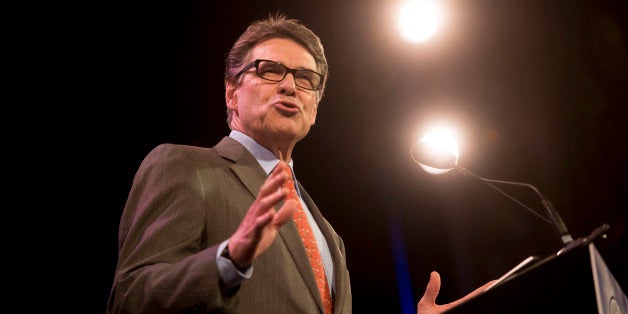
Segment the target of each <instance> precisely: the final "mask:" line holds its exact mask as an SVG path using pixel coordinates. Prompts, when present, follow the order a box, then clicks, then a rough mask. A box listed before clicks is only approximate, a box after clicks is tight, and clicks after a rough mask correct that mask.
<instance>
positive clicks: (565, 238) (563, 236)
mask: <svg viewBox="0 0 628 314" xmlns="http://www.w3.org/2000/svg"><path fill="white" fill-rule="evenodd" d="M454 168H455V169H456V170H458V171H459V172H460V173H462V174H463V175H467V176H470V177H473V178H475V179H477V180H480V181H482V182H484V183H486V184H487V185H488V186H490V187H491V188H493V189H495V190H497V191H498V192H500V193H501V194H503V195H505V196H506V197H508V198H510V199H511V200H513V201H514V202H515V203H517V204H519V205H521V206H522V207H524V208H525V209H527V210H529V211H530V212H532V213H533V214H535V215H537V216H538V217H539V218H541V219H543V220H545V221H546V222H548V223H550V224H551V225H552V227H553V228H554V231H555V232H556V234H557V235H558V238H559V239H560V241H561V243H562V245H563V247H565V246H567V245H569V244H570V243H571V242H572V241H573V238H572V237H571V235H570V234H569V232H568V231H567V227H566V226H565V223H564V222H563V219H562V218H561V217H560V215H559V214H558V212H557V211H556V209H554V206H553V205H552V203H550V201H549V200H547V199H546V198H545V197H544V196H543V194H542V193H541V192H540V191H539V190H538V189H537V188H536V187H535V186H533V185H532V184H528V183H523V182H514V181H503V180H494V179H487V178H482V177H480V176H478V175H477V174H475V173H473V172H471V171H469V170H468V169H466V168H464V167H461V166H459V165H455V166H454ZM493 183H500V184H508V185H517V186H523V187H527V188H529V189H531V190H532V191H534V192H535V193H536V194H537V195H538V196H539V197H540V198H541V203H542V204H543V207H544V208H545V210H546V211H547V214H548V217H549V220H548V219H547V218H545V217H543V216H541V215H540V214H539V213H537V212H536V211H534V210H532V209H531V208H530V207H528V206H526V205H525V204H523V203H521V202H520V201H519V200H517V199H516V198H514V197H513V196H511V195H510V194H508V193H506V192H504V191H503V190H502V189H500V188H498V187H497V186H495V185H494V184H493Z"/></svg>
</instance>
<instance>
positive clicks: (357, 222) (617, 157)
mask: <svg viewBox="0 0 628 314" xmlns="http://www.w3.org/2000/svg"><path fill="white" fill-rule="evenodd" d="M399 3H400V2H399V1H381V0H380V1H377V0H359V1H358V0H355V1H241V0H234V1H225V2H223V3H220V4H218V2H214V1H185V2H184V1H181V2H176V3H175V2H172V3H161V2H159V3H144V4H139V3H103V4H102V6H101V7H98V6H97V5H90V9H89V10H85V11H84V12H83V13H82V18H81V20H82V21H83V22H82V23H85V25H89V27H90V29H89V32H86V34H85V35H83V36H85V37H87V38H85V37H83V38H82V39H86V40H88V41H89V42H90V43H91V45H90V46H89V47H87V48H86V49H85V51H87V55H85V56H83V57H82V58H81V60H85V61H83V62H85V64H84V66H85V67H89V68H90V71H89V73H90V74H89V75H88V76H85V77H81V78H79V80H83V82H82V83H83V84H85V85H84V86H89V87H88V88H85V94H84V95H85V97H84V100H85V102H86V103H88V104H89V106H92V108H93V106H96V108H97V113H95V114H93V115H90V116H88V117H86V120H85V122H84V125H83V126H84V127H86V128H87V130H88V132H89V131H91V130H93V141H92V142H91V143H90V146H96V147H98V148H97V149H96V151H95V154H94V155H93V156H95V157H96V159H97V160H98V161H99V162H98V164H99V166H98V167H99V170H98V179H97V180H96V181H97V182H95V184H94V185H93V186H94V187H96V188H94V189H93V190H92V191H91V193H90V195H89V196H91V198H92V202H91V204H93V205H91V206H90V207H91V211H93V212H92V213H91V214H95V215H96V219H94V220H93V221H92V220H90V226H89V229H90V234H91V232H93V236H91V238H96V239H97V240H98V242H97V243H98V245H97V247H96V250H97V255H96V257H97V258H96V260H97V261H98V263H97V267H93V268H92V269H93V271H94V275H93V278H94V279H95V280H91V282H95V283H96V285H97V286H98V288H97V289H96V290H95V291H94V295H93V296H94V301H95V302H96V303H97V309H98V311H104V308H105V303H106V298H107V296H108V294H109V289H110V287H111V282H112V279H113V271H114V268H115V263H116V254H117V253H116V246H117V227H118V221H119V219H120V215H121V212H122V209H123V207H124V202H125V199H126V196H127V193H128V190H129V188H130V185H131V181H132V178H133V175H134V173H135V170H136V169H137V167H138V166H139V163H140V162H141V160H142V158H143V157H144V155H145V154H146V153H148V151H149V150H150V149H151V148H153V147H154V146H155V145H157V144H159V143H163V142H172V143H182V144H193V145H203V146H211V145H213V144H214V143H216V142H217V141H218V140H219V139H220V138H222V137H223V136H225V135H226V134H228V128H227V125H226V122H225V104H224V89H223V83H222V78H223V71H224V56H225V54H226V52H227V50H228V49H229V47H230V45H231V44H232V43H233V42H234V41H235V39H236V37H237V36H238V35H239V34H240V33H241V32H242V31H243V30H244V28H245V26H246V25H247V23H248V22H250V21H251V20H253V19H257V18H260V17H264V16H266V15H268V13H271V12H275V11H281V12H284V13H287V14H288V15H289V16H291V17H294V18H297V19H300V20H302V21H304V22H305V23H306V24H307V25H308V26H310V27H311V28H312V29H313V30H314V31H315V32H317V33H318V34H319V35H320V37H321V39H322V41H323V44H324V45H325V47H326V54H327V58H328V61H329V64H330V73H331V75H330V80H329V83H328V89H327V92H326V95H325V97H324V98H323V100H322V103H321V105H320V108H319V116H318V119H317V123H316V125H315V126H314V128H313V129H312V131H311V132H310V135H309V136H308V137H307V138H306V139H304V140H303V141H302V142H301V143H299V144H298V145H297V148H296V152H295V154H294V159H295V171H296V173H297V175H298V177H299V179H300V180H301V181H302V183H303V184H304V185H305V187H306V188H307V189H308V191H309V192H310V194H311V195H312V196H313V197H314V199H315V200H316V201H317V203H318V206H319V207H320V208H321V209H322V211H323V214H324V215H325V216H326V217H327V218H328V220H329V221H330V222H331V223H332V225H333V226H334V227H335V228H336V230H337V232H338V233H339V234H340V235H341V236H343V238H344V240H345V243H346V246H347V254H348V257H347V259H348V260H347V261H348V266H349V271H350V272H351V275H352V286H353V295H354V309H355V312H356V313H363V312H367V311H368V312H369V313H370V312H386V313H402V312H403V313H412V312H414V311H415V310H416V309H415V304H416V302H417V300H418V298H419V297H420V296H421V294H422V292H423V289H424V286H425V284H426V283H427V280H428V277H429V272H430V271H432V270H438V271H439V272H440V273H441V276H442V279H443V287H442V290H441V295H440V297H439V301H440V302H442V303H444V302H448V301H451V300H454V299H456V298H458V297H460V296H462V295H464V294H465V293H467V292H469V291H471V290H472V289H473V288H475V287H476V286H479V285H480V284H482V283H484V282H486V281H488V280H490V279H493V278H495V277H498V276H500V275H501V274H502V273H503V272H505V271H506V270H508V269H509V268H510V267H512V266H514V265H515V264H517V263H518V262H519V261H520V260H522V259H523V258H525V257H526V256H528V255H531V254H538V255H542V256H543V255H546V254H550V253H552V252H555V251H556V250H557V249H559V248H560V245H559V242H558V240H557V239H556V236H555V235H554V233H553V231H552V228H551V226H550V225H549V224H547V223H546V222H544V221H543V220H541V219H539V218H538V217H535V216H534V215H532V214H530V213H529V212H527V211H526V210H525V209H523V208H521V207H518V206H517V205H516V204H514V203H513V202H511V201H509V200H507V199H506V198H504V197H503V196H502V195H500V194H498V193H496V192H495V191H493V190H491V189H490V188H489V187H487V186H486V185H483V184H481V183H479V182H476V181H473V180H472V179H471V178H468V177H465V176H462V175H458V174H455V173H453V172H452V173H447V174H444V175H440V176H434V175H429V174H427V173H425V172H423V171H422V170H421V169H420V168H419V166H418V165H417V164H415V163H414V162H413V161H412V160H411V159H410V156H409V148H410V146H411V144H412V142H413V141H414V140H415V139H416V136H417V134H418V131H419V130H420V129H421V128H422V127H423V126H426V125H427V124H428V123H429V122H430V121H432V120H434V119H440V118H444V117H446V118H448V119H450V120H451V121H453V122H454V123H455V124H456V125H457V126H458V128H459V130H462V132H461V133H462V134H463V141H462V143H461V163H462V164H463V165H464V166H465V167H466V168H468V169H470V170H472V171H473V172H475V173H477V174H479V175H482V176H484V177H488V178H494V179H502V180H514V181H522V182H528V183H532V184H534V185H535V186H537V187H538V188H539V189H540V190H541V191H542V192H543V193H544V195H545V196H546V197H547V198H548V199H549V200H550V201H552V203H553V204H554V206H555V207H556V209H557V210H558V211H559V212H560V213H561V215H562V217H563V219H564V221H565V223H566V225H567V227H568V228H569V231H570V232H571V234H572V235H573V236H574V237H579V236H584V235H587V234H588V233H589V232H591V231H592V230H593V229H595V228H596V227H598V226H599V225H601V224H603V223H608V224H610V226H611V229H610V231H609V232H608V237H607V238H606V239H604V240H603V241H602V242H601V243H598V248H599V249H600V251H601V253H602V255H603V256H604V257H605V259H606V260H607V263H608V265H609V267H610V269H611V271H613V272H614V274H615V276H616V277H617V279H618V280H619V281H620V284H621V285H622V287H623V288H624V290H626V289H627V288H628V280H627V273H626V269H625V268H626V267H625V265H626V253H625V252H627V249H626V247H627V246H626V241H627V235H626V221H627V220H626V216H627V214H626V213H627V210H628V193H626V192H627V191H626V184H625V183H624V180H625V177H626V175H627V174H628V171H627V170H626V166H625V164H624V161H625V160H626V158H627V157H628V154H627V152H628V149H626V148H625V145H626V139H627V138H628V136H627V135H628V126H627V122H628V119H627V118H626V114H627V113H628V109H626V106H627V103H626V96H627V95H626V90H628V89H627V87H628V84H627V83H628V41H627V39H626V38H627V35H628V34H627V32H628V27H627V22H628V21H627V12H628V10H627V8H626V4H625V2H624V1H620V0H602V1H599V0H577V1H536V0H534V1H488V0H480V1H459V0H449V1H442V3H443V4H444V5H445V7H446V10H447V15H446V19H445V21H443V24H442V25H441V28H440V30H439V32H438V33H437V34H436V37H435V38H433V40H432V41H430V42H428V43H426V44H424V45H412V44H409V43H405V42H403V40H401V38H399V36H398V35H397V33H396V30H395V26H394V12H395V10H396V9H397V7H398V6H399ZM76 27H79V28H80V27H81V25H80V24H79V25H76ZM81 66H83V65H82V64H81V65H79V67H81ZM96 120H98V121H99V122H95V121H96ZM100 121H102V122H100ZM92 128H93V129H92ZM91 144H93V145H91ZM507 190H508V191H509V192H510V193H512V194H513V195H516V196H517V197H518V198H519V199H520V200H522V201H523V202H525V203H526V204H528V205H529V206H530V207H532V208H533V209H535V210H537V211H538V212H539V213H541V214H543V215H544V214H545V213H544V212H543V210H542V207H541V205H540V203H539V200H538V198H537V197H536V195H534V194H533V193H532V192H531V191H526V190H523V189H510V188H508V189H507ZM92 223H93V224H92ZM94 225H95V226H94ZM90 278H92V277H90ZM534 289H542V287H534Z"/></svg>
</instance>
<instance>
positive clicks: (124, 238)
mask: <svg viewBox="0 0 628 314" xmlns="http://www.w3.org/2000/svg"><path fill="white" fill-rule="evenodd" d="M266 177H267V175H266V173H265V172H264V170H263V169H262V168H261V166H260V165H259V163H258V162H257V161H256V160H255V158H253V156H252V155H251V154H250V153H249V152H248V151H247V150H246V149H245V148H244V147H243V146H242V145H241V144H240V143H238V142H236V141H235V140H233V139H231V138H229V137H225V138H223V139H222V140H221V141H220V142H219V143H218V144H217V145H216V146H215V147H213V148H203V147H194V146H185V145H173V144H162V145H159V146H157V147H155V149H153V150H152V151H151V152H150V153H149V154H148V155H147V156H146V158H145V159H144V161H143V162H142V164H141V165H140V167H139V169H138V171H137V173H136V175H135V178H134V180H133V186H132V188H131V190H130V193H129V196H128V199H127V203H126V205H125V208H124V212H123V214H122V218H121V222H120V228H119V254H118V265H117V269H116V273H115V277H114V282H113V287H112V290H111V294H110V297H109V303H108V309H107V312H108V313H206V312H230V313H322V312H323V305H322V301H321V298H320V296H319V293H318V290H317V288H316V283H315V281H314V274H313V272H312V270H311V268H310V266H309V262H308V259H307V256H306V253H305V250H304V248H303V245H302V244H301V240H300V237H299V234H298V232H297V230H296V227H295V224H294V222H293V221H288V223H286V225H284V226H283V227H282V228H281V230H280V232H279V235H278V236H277V238H276V239H275V242H274V243H273V244H272V245H271V246H270V248H269V249H268V250H267V251H266V252H264V253H263V254H262V255H261V256H260V257H259V258H258V259H256V260H255V262H254V263H253V276H252V277H251V278H250V279H247V280H245V281H244V282H243V283H242V284H241V286H240V287H239V288H238V289H236V291H229V292H227V293H222V292H221V287H220V285H221V282H220V280H219V277H218V273H217V266H216V252H217V248H218V245H219V243H220V242H222V241H224V240H226V239H227V238H229V236H231V234H232V233H233V232H234V231H235V229H236V228H237V227H238V225H239V223H240V221H241V220H242V218H243V217H244V215H245V213H246V212H247V210H248V208H249V206H250V205H251V204H252V202H253V201H254V199H255V196H256V195H257V193H258V191H259V188H260V187H261V185H262V184H263V182H264V180H265V179H266ZM299 188H300V189H301V193H302V197H303V199H304V201H305V203H306V204H307V206H308V207H309V209H310V211H311V212H312V215H313V216H314V218H315V220H316V222H317V223H318V225H319V227H320V229H321V231H322V233H323V234H324V235H325V238H326V239H327V243H328V245H329V249H330V251H331V255H332V259H333V264H334V284H335V286H334V296H333V299H334V313H351V306H352V304H351V302H352V301H351V288H350V281H349V272H348V270H347V265H346V260H345V248H344V244H343V242H342V239H341V238H340V236H339V235H338V234H336V232H335V231H334V229H333V228H332V227H331V225H330V224H329V223H328V222H327V220H325V218H323V216H322V215H321V213H320V211H319V210H318V208H317V207H316V204H314V202H313V201H312V199H311V198H310V196H309V195H308V194H307V192H306V191H305V189H303V187H302V186H299ZM223 290H224V289H223ZM223 292H224V291H223Z"/></svg>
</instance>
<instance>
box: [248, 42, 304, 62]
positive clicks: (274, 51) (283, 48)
mask: <svg viewBox="0 0 628 314" xmlns="http://www.w3.org/2000/svg"><path fill="white" fill-rule="evenodd" d="M250 57H251V61H252V60H255V59H267V60H272V61H277V62H280V63H282V64H284V65H286V66H288V67H290V68H308V69H316V62H315V61H314V57H313V56H312V54H310V53H309V52H308V50H307V49H305V48H304V47H303V46H301V45H299V44H298V43H297V42H295V41H294V40H291V39H285V38H272V39H269V40H266V41H263V42H260V43H259V44H257V45H256V46H255V47H253V49H251V53H250Z"/></svg>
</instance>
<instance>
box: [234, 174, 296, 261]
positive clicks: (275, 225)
mask: <svg viewBox="0 0 628 314" xmlns="http://www.w3.org/2000/svg"><path fill="white" fill-rule="evenodd" d="M286 167H290V166H288V164H287V163H285V162H279V164H278V165H277V167H276V168H275V170H273V172H272V173H271V174H270V176H268V178H267V179H266V181H264V184H263V185H262V187H261V188H260V191H259V193H258V195H257V198H256V199H255V201H254V202H253V204H251V207H250V208H249V210H248V212H247V213H246V215H245V216H244V219H242V222H241V223H240V225H239V226H238V229H236V231H235V232H234V233H233V235H232V236H231V238H230V240H229V256H230V258H231V260H232V262H233V263H234V265H235V266H236V267H238V268H240V269H242V268H244V267H247V266H250V265H251V264H252V263H253V260H254V259H255V258H257V257H258V256H259V255H260V254H262V253H263V252H264V251H266V249H268V247H269V246H270V245H271V244H272V243H273V241H274V240H275V237H276V236H277V232H278V231H279V228H281V226H283V225H284V224H285V223H286V222H287V221H288V219H290V218H291V217H292V214H293V213H294V210H295V208H296V203H295V201H294V200H286V191H285V190H282V189H280V187H281V186H282V185H283V184H284V183H285V182H286V181H287V180H288V177H287V176H286V172H287V173H290V170H289V169H288V170H287V171H286V169H285V168H286ZM282 200H285V203H284V204H283V206H281V208H280V209H279V210H278V211H275V206H276V205H277V204H278V203H279V202H281V201H282Z"/></svg>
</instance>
